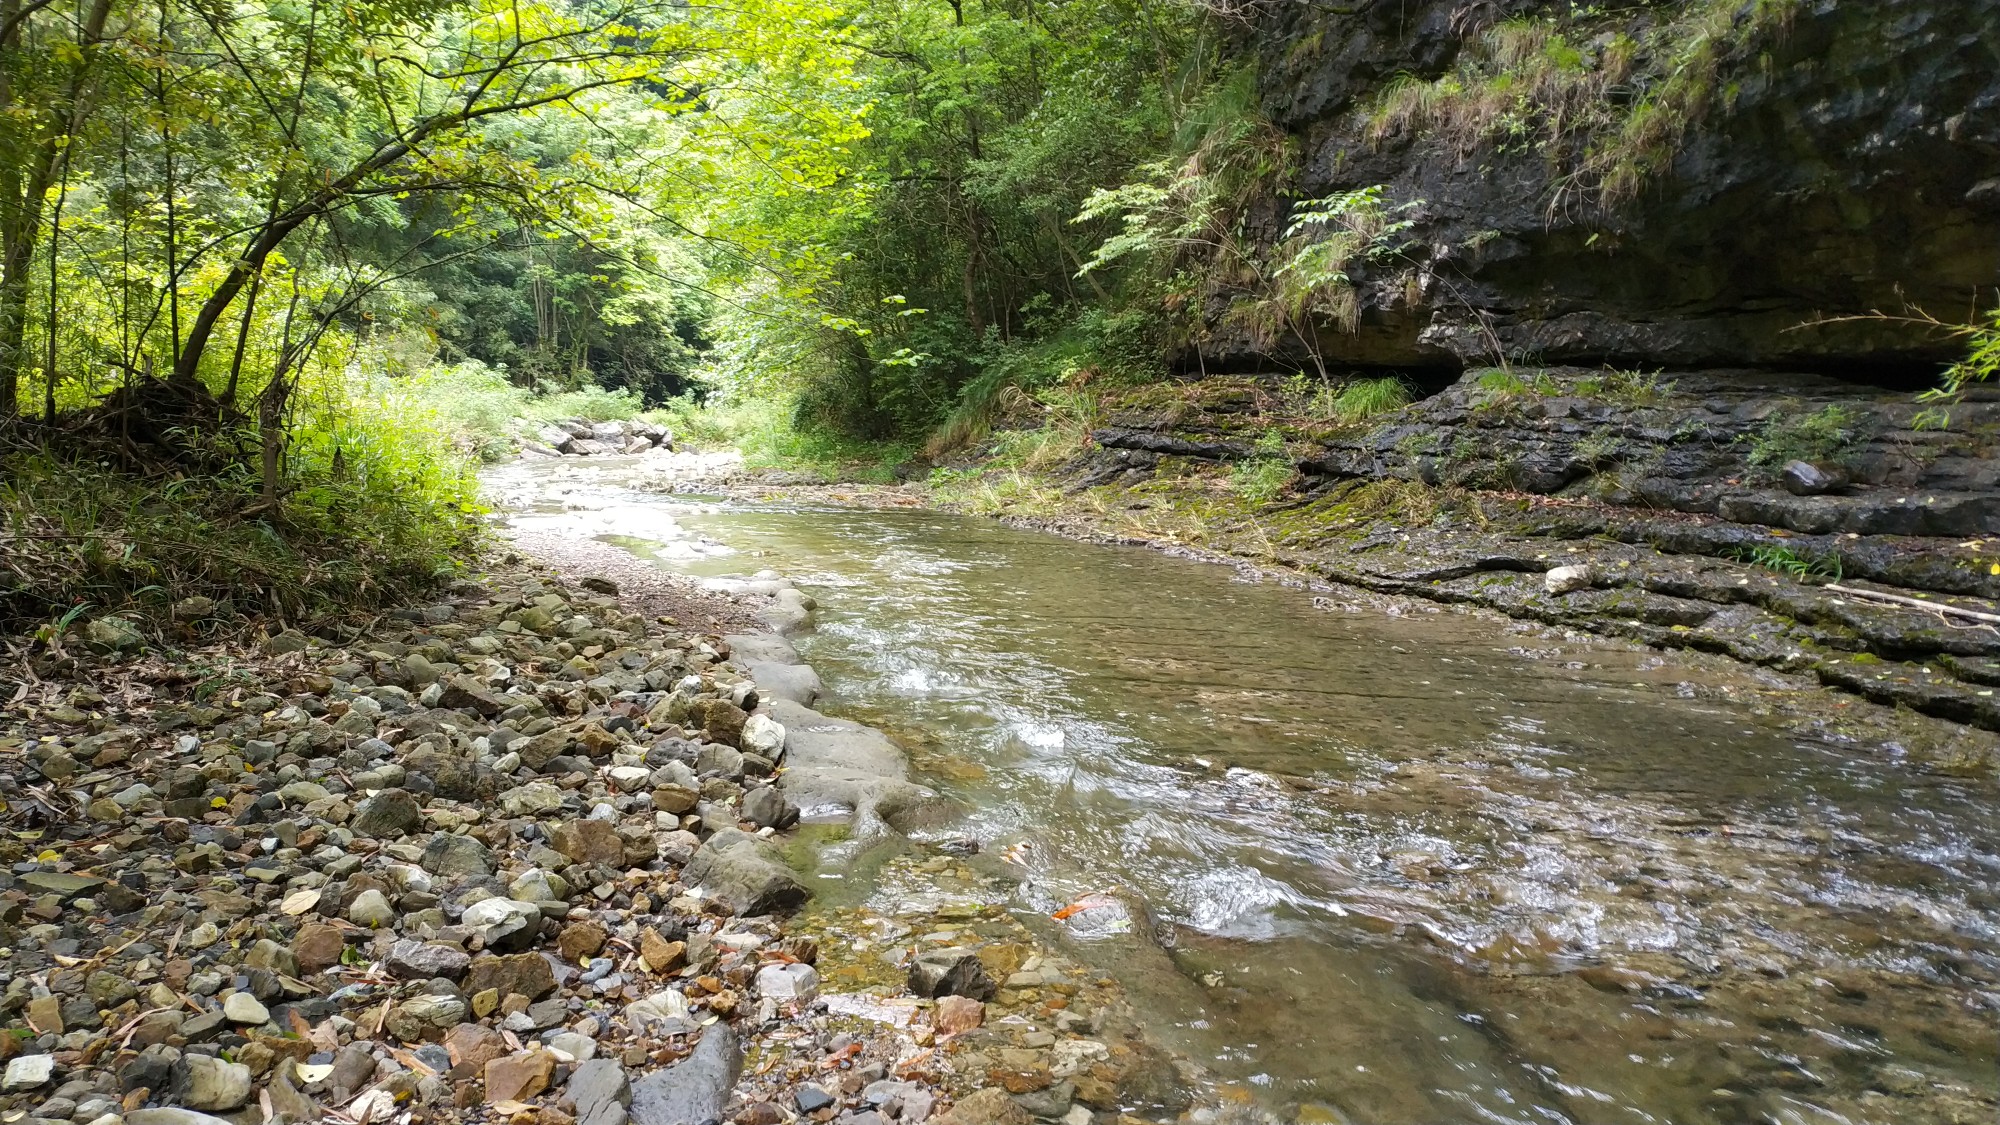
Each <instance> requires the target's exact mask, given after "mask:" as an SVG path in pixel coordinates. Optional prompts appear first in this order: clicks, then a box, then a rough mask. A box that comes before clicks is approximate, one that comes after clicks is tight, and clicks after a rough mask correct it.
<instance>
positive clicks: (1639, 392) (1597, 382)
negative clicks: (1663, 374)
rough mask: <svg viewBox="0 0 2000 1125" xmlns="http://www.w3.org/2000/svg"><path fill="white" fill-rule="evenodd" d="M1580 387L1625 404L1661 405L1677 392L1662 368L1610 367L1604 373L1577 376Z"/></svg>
mask: <svg viewBox="0 0 2000 1125" xmlns="http://www.w3.org/2000/svg"><path fill="white" fill-rule="evenodd" d="M1576 390H1577V393H1578V394H1581V395H1586V396H1588V397H1590V398H1596V399H1602V400H1604V401H1606V402H1615V403H1618V404H1620V405H1622V406H1657V405H1659V404H1660V403H1662V402H1664V401H1666V399H1667V397H1668V396H1670V395H1672V394H1673V393H1674V384H1673V383H1672V382H1671V381H1666V380H1662V379H1661V378H1660V375H1659V372H1653V373H1651V374H1648V373H1646V372H1644V371H1621V370H1617V369H1607V370H1606V371H1605V372H1604V373H1603V374H1602V375H1595V376H1591V377H1589V378H1585V379H1579V380H1577V383H1576Z"/></svg>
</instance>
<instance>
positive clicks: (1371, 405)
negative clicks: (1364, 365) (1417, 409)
mask: <svg viewBox="0 0 2000 1125" xmlns="http://www.w3.org/2000/svg"><path fill="white" fill-rule="evenodd" d="M1408 405H1410V388H1408V387H1406V386H1404V385H1403V381H1402V380H1401V379H1398V378H1395V377H1394V376H1389V377H1387V378H1382V379H1356V380H1355V381H1354V382H1352V383H1349V384H1347V385H1346V386H1345V387H1342V388H1341V390H1340V394H1339V396H1338V397H1336V398H1335V399H1334V400H1333V413H1334V416H1335V417H1337V418H1339V419H1340V420H1341V421H1343V422H1358V421H1360V420H1362V419H1364V418H1373V417H1375V416H1376V415H1378V414H1389V413H1393V412H1394V411H1398V410H1401V409H1402V408H1404V407H1405V406H1408Z"/></svg>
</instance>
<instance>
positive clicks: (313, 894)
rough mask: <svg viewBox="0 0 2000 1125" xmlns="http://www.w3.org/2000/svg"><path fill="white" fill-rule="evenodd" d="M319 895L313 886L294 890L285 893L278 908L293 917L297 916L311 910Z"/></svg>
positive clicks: (315, 904) (316, 903) (317, 903)
mask: <svg viewBox="0 0 2000 1125" xmlns="http://www.w3.org/2000/svg"><path fill="white" fill-rule="evenodd" d="M319 895H320V892H319V891H318V890H317V889H315V888H309V889H307V890H303V891H296V892H294V893H292V894H289V895H286V896H285V901H284V902H283V903H281V904H279V906H278V909H279V910H282V911H284V912H285V913H287V914H290V915H292V916H293V917H297V916H298V915H300V914H304V913H305V912H306V911H308V910H311V909H312V908H313V907H315V906H318V905H319Z"/></svg>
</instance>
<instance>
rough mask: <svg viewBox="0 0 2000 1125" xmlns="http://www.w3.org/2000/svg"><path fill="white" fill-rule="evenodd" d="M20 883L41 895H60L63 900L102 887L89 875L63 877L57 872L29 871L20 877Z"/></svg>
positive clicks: (99, 882) (100, 881)
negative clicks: (39, 892)
mask: <svg viewBox="0 0 2000 1125" xmlns="http://www.w3.org/2000/svg"><path fill="white" fill-rule="evenodd" d="M20 882H21V883H22V884H24V885H26V886H29V887H32V888H34V889H35V890H38V891H41V892H42V893H43V894H54V895H61V896H62V897H64V898H69V897H70V896H72V895H80V894H82V893H83V892H85V891H89V890H95V889H96V888H98V887H101V886H103V885H104V880H102V879H97V878H93V877H91V876H89V875H65V874H63V873H61V872H59V871H30V872H28V873H27V874H26V875H23V876H21V877H20Z"/></svg>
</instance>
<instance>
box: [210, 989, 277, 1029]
mask: <svg viewBox="0 0 2000 1125" xmlns="http://www.w3.org/2000/svg"><path fill="white" fill-rule="evenodd" d="M222 1015H223V1017H224V1018H225V1019H227V1020H229V1021H230V1022H231V1023H247V1024H253V1025H256V1026H259V1027H261V1026H263V1025H264V1024H267V1023H269V1022H271V1011H270V1009H269V1008H266V1007H264V1005H262V1004H260V1003H258V1002H257V998H256V997H255V996H252V995H250V994H249V993H247V992H232V993H230V994H229V999H227V1000H224V1001H223V1002H222Z"/></svg>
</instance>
